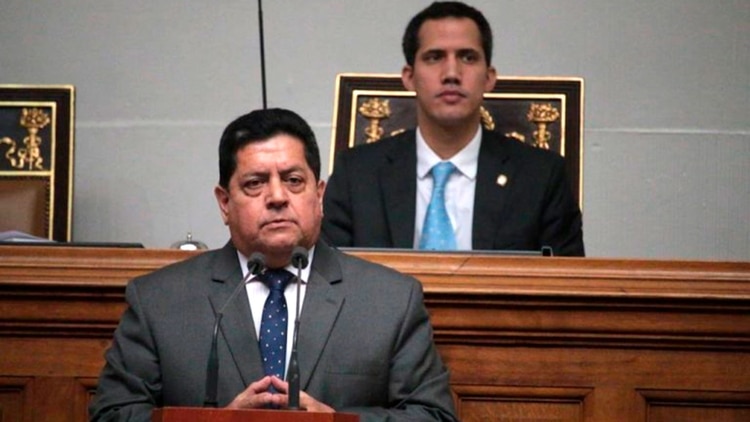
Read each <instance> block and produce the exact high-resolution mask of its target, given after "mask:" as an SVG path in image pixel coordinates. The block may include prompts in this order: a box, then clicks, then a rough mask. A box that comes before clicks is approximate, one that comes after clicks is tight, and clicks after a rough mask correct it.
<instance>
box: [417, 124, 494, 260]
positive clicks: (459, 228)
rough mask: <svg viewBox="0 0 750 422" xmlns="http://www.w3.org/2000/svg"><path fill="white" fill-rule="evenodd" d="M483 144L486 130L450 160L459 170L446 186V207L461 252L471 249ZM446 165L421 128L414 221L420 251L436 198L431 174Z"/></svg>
mask: <svg viewBox="0 0 750 422" xmlns="http://www.w3.org/2000/svg"><path fill="white" fill-rule="evenodd" d="M481 143H482V130H481V127H480V126H477V132H476V133H475V134H474V137H473V138H472V139H471V141H470V142H469V143H468V144H467V145H466V146H465V147H464V148H463V149H462V150H461V151H459V152H458V153H457V154H456V155H454V156H453V157H451V158H450V159H449V160H445V161H450V162H451V163H453V165H454V166H456V171H454V172H453V174H451V175H450V177H449V178H448V182H447V183H446V185H445V207H446V209H447V211H448V216H449V217H450V219H451V224H452V225H453V232H454V233H455V235H456V246H457V248H458V249H459V250H470V249H471V227H472V222H473V221H474V190H475V187H476V181H477V162H478V160H479V146H480V144H481ZM441 161H444V160H441V159H440V157H439V156H438V155H437V154H435V152H434V151H433V150H432V149H430V147H429V146H427V142H425V140H424V137H423V136H422V132H421V131H420V130H419V128H417V198H416V199H417V207H416V214H415V221H414V248H415V249H419V240H420V238H421V237H422V226H423V224H424V217H425V214H426V213H427V207H428V206H429V205H430V197H431V196H432V185H433V179H432V174H431V173H430V170H431V169H432V167H434V166H435V164H438V163H439V162H441Z"/></svg>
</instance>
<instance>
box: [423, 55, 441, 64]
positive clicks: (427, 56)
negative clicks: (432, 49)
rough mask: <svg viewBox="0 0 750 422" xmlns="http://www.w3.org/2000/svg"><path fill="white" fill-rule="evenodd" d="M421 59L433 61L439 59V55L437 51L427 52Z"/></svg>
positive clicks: (428, 61)
mask: <svg viewBox="0 0 750 422" xmlns="http://www.w3.org/2000/svg"><path fill="white" fill-rule="evenodd" d="M422 60H424V61H425V62H427V63H435V62H437V61H438V60H440V55H439V54H437V53H428V54H425V55H424V56H422Z"/></svg>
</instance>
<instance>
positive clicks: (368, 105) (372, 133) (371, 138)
mask: <svg viewBox="0 0 750 422" xmlns="http://www.w3.org/2000/svg"><path fill="white" fill-rule="evenodd" d="M359 113H360V114H361V115H362V116H364V117H365V118H366V119H367V120H369V121H370V124H369V125H368V126H367V127H366V128H365V135H367V139H366V140H365V142H366V143H368V144H370V143H373V142H376V141H379V140H380V138H381V137H383V128H382V127H381V126H380V121H381V120H383V119H387V118H388V117H389V116H390V115H391V107H390V105H389V104H388V100H382V99H380V98H370V99H369V100H367V101H365V102H364V103H362V105H361V106H359Z"/></svg>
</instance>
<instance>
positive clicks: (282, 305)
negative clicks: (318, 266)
mask: <svg viewBox="0 0 750 422" xmlns="http://www.w3.org/2000/svg"><path fill="white" fill-rule="evenodd" d="M292 277H294V276H293V275H292V273H290V272H289V271H286V270H284V269H278V270H268V271H266V272H265V273H263V274H261V275H260V276H259V277H258V278H259V279H260V280H261V281H262V282H263V283H265V285H266V286H268V288H269V289H271V292H270V293H269V294H268V298H266V304H265V305H264V306H263V317H262V319H261V322H260V335H259V339H258V345H259V347H260V355H261V357H262V358H263V369H264V370H265V372H266V375H276V376H277V377H279V378H281V379H284V367H285V366H286V333H287V322H288V320H289V318H287V316H288V315H287V314H288V312H287V308H286V299H284V289H286V285H287V284H289V281H290V280H291V279H292Z"/></svg>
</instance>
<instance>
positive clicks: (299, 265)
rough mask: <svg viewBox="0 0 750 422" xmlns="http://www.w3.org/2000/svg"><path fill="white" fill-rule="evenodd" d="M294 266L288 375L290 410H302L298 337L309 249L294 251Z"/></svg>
mask: <svg viewBox="0 0 750 422" xmlns="http://www.w3.org/2000/svg"><path fill="white" fill-rule="evenodd" d="M292 266H293V267H294V268H296V269H297V306H296V308H297V309H296V313H295V316H296V317H295V319H294V334H292V335H293V337H292V353H291V354H290V356H289V370H288V371H287V374H286V379H287V383H289V391H287V394H288V398H289V400H288V405H287V407H288V408H289V410H301V409H300V405H299V396H300V379H299V360H298V358H297V337H298V336H299V317H300V311H299V309H300V302H301V300H300V284H301V283H302V269H303V268H305V267H307V249H305V248H303V247H301V246H297V247H295V248H294V251H292Z"/></svg>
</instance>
